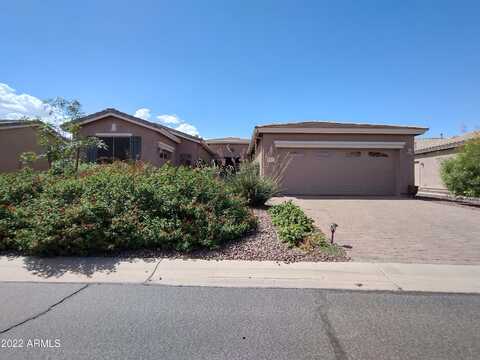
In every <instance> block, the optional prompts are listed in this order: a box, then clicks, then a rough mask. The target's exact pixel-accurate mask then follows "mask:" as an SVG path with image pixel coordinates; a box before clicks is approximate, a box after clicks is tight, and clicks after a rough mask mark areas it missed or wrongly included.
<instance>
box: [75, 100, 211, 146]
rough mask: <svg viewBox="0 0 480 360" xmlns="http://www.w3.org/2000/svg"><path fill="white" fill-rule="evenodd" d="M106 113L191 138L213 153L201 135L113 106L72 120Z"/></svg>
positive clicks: (92, 117) (93, 117)
mask: <svg viewBox="0 0 480 360" xmlns="http://www.w3.org/2000/svg"><path fill="white" fill-rule="evenodd" d="M107 114H113V115H118V116H122V117H126V118H128V119H131V120H133V121H135V122H137V123H140V124H144V125H146V126H150V127H153V128H157V129H159V130H163V131H167V132H168V133H169V134H171V135H173V136H174V137H175V136H179V137H183V138H185V139H188V140H192V141H194V142H197V143H199V144H200V145H201V146H202V147H203V148H204V149H205V150H207V151H209V152H210V153H212V154H214V151H213V150H212V149H210V148H209V147H208V145H207V144H206V143H205V140H203V139H202V138H201V137H197V136H193V135H189V134H186V133H184V132H182V131H179V130H176V129H172V128H169V127H168V126H165V125H161V124H159V123H156V122H151V121H148V120H144V119H141V118H139V117H136V116H133V115H130V114H127V113H124V112H122V111H120V110H117V109H115V108H107V109H105V110H102V111H99V112H96V113H93V114H89V115H87V116H84V117H82V118H79V119H76V120H74V122H76V123H82V122H85V121H88V120H91V119H95V118H97V117H102V116H104V115H107ZM177 140H178V139H177Z"/></svg>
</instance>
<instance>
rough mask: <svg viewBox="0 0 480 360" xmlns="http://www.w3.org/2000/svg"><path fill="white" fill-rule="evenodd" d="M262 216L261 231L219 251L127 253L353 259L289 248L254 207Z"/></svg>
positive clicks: (286, 259) (342, 253)
mask: <svg viewBox="0 0 480 360" xmlns="http://www.w3.org/2000/svg"><path fill="white" fill-rule="evenodd" d="M253 212H254V214H255V216H256V217H257V218H258V227H257V230H256V231H254V232H253V233H251V234H249V235H247V236H245V237H244V238H243V239H241V240H238V241H232V242H230V243H226V244H224V245H222V246H221V247H220V248H219V249H216V250H197V251H193V252H190V253H186V254H185V253H179V252H175V251H161V250H159V251H155V250H153V251H152V250H147V251H142V252H141V253H139V252H138V251H135V252H132V253H128V254H123V255H126V256H128V257H168V258H184V259H204V260H259V261H262V260H263V261H265V260H270V261H280V262H287V263H291V262H298V261H315V262H318V261H349V260H350V258H349V257H348V256H346V254H345V251H343V250H341V251H340V252H339V253H337V254H328V253H325V252H323V251H321V249H319V248H314V249H312V250H310V251H305V250H302V249H300V248H289V247H288V246H287V244H285V243H282V242H281V241H280V240H279V239H278V237H277V234H276V232H275V227H274V226H273V224H272V222H271V221H270V216H269V215H268V213H267V211H266V210H265V209H253Z"/></svg>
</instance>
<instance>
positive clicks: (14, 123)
mask: <svg viewBox="0 0 480 360" xmlns="http://www.w3.org/2000/svg"><path fill="white" fill-rule="evenodd" d="M40 123H41V122H40V121H39V120H0V129H2V128H7V127H12V126H15V127H18V126H32V125H38V124H40Z"/></svg>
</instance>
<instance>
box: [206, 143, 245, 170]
mask: <svg viewBox="0 0 480 360" xmlns="http://www.w3.org/2000/svg"><path fill="white" fill-rule="evenodd" d="M205 142H206V143H207V145H208V147H209V148H210V149H212V150H213V151H214V152H215V154H216V156H215V160H216V161H217V162H218V163H219V164H222V165H231V166H236V165H238V164H240V163H241V162H243V161H245V160H247V159H248V156H247V153H248V145H249V144H250V140H249V139H242V138H238V137H225V138H218V139H208V140H205Z"/></svg>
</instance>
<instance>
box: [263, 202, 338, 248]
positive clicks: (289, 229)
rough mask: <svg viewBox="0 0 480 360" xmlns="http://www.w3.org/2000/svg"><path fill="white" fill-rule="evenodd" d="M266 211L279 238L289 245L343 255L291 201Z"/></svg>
mask: <svg viewBox="0 0 480 360" xmlns="http://www.w3.org/2000/svg"><path fill="white" fill-rule="evenodd" d="M268 212H269V214H270V217H271V218H272V223H273V224H274V225H275V226H276V227H277V232H278V236H279V237H280V240H282V241H284V242H286V243H287V244H288V245H289V246H298V247H299V248H300V249H302V250H304V251H307V252H310V251H312V250H314V249H319V250H320V251H322V252H323V253H326V254H328V255H331V256H341V255H345V250H343V249H342V248H341V247H340V246H338V245H335V244H330V242H329V241H328V240H327V238H326V236H325V234H324V233H322V232H321V231H320V230H319V229H317V228H315V226H314V225H313V220H312V219H311V218H309V217H308V216H307V215H305V213H304V212H303V211H302V209H300V207H298V206H297V205H295V204H294V203H293V202H292V201H287V202H284V203H282V204H280V205H275V206H272V207H271V208H270V209H269V211H268Z"/></svg>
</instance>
